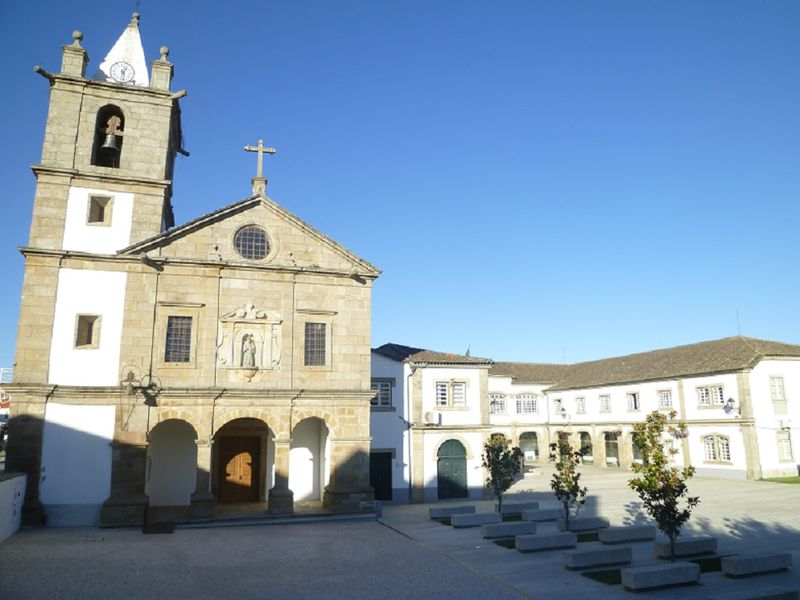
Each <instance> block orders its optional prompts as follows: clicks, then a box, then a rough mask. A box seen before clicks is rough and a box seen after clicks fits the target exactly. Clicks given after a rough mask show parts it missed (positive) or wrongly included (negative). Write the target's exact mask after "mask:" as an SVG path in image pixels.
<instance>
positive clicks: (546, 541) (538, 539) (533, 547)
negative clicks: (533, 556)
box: [514, 532, 578, 552]
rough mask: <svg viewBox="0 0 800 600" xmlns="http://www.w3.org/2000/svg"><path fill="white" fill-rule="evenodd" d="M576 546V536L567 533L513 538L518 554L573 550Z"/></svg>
mask: <svg viewBox="0 0 800 600" xmlns="http://www.w3.org/2000/svg"><path fill="white" fill-rule="evenodd" d="M577 545H578V536H577V534H575V533H569V532H566V533H550V534H547V535H518V536H517V537H515V538H514V546H515V547H516V548H517V550H519V551H520V552H536V551H538V550H555V549H558V548H574V547H575V546H577Z"/></svg>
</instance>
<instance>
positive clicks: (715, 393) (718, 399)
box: [697, 385, 725, 406]
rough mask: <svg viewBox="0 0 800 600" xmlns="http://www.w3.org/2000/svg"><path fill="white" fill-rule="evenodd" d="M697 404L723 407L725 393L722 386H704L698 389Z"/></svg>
mask: <svg viewBox="0 0 800 600" xmlns="http://www.w3.org/2000/svg"><path fill="white" fill-rule="evenodd" d="M697 404H698V405H699V406H723V405H724V404H725V393H724V391H723V389H722V386H721V385H702V386H700V387H698V388H697Z"/></svg>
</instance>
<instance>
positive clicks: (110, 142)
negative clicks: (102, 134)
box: [100, 133, 119, 152]
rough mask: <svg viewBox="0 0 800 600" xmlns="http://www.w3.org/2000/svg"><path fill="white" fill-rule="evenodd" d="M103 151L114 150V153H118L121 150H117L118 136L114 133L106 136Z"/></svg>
mask: <svg viewBox="0 0 800 600" xmlns="http://www.w3.org/2000/svg"><path fill="white" fill-rule="evenodd" d="M100 148H102V149H103V150H113V151H114V152H118V151H119V148H117V136H115V135H114V134H113V133H108V134H106V141H105V142H103V145H102V146H100Z"/></svg>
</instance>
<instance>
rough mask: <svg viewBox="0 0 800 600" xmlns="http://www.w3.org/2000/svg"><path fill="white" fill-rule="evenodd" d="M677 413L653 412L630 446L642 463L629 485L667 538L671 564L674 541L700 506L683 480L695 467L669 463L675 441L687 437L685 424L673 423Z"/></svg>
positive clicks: (638, 426)
mask: <svg viewBox="0 0 800 600" xmlns="http://www.w3.org/2000/svg"><path fill="white" fill-rule="evenodd" d="M676 414H677V413H675V412H674V411H673V412H671V413H669V415H666V414H664V413H661V412H658V411H654V412H652V413H650V414H649V415H647V419H646V420H645V422H644V423H638V424H636V425H635V426H634V428H633V443H634V444H636V445H638V446H639V448H640V449H641V451H642V464H636V463H634V464H633V467H632V468H633V472H634V473H636V475H638V477H634V478H633V479H631V480H630V481H629V482H628V485H629V486H630V487H631V489H633V490H635V491H636V493H637V494H639V498H641V500H642V502H643V503H644V507H645V510H647V512H648V513H649V514H650V516H651V517H652V518H653V519H654V520H655V522H656V525H657V526H658V528H659V529H660V530H661V532H662V533H663V534H664V535H666V536H667V537H668V538H669V546H670V559H671V560H672V562H675V539H676V538H677V537H678V534H679V533H680V531H681V527H683V525H684V524H685V523H686V522H687V521H688V520H689V517H690V516H691V514H692V509H693V508H694V507H695V506H697V505H698V504H699V503H700V499H699V498H698V497H697V496H689V495H688V492H689V489H688V488H687V486H686V481H687V480H688V479H690V478H691V477H692V475H694V467H692V466H686V467H683V468H682V469H681V468H679V467H677V466H676V465H675V464H674V463H673V462H672V458H673V457H674V456H675V455H676V454H677V453H678V450H677V448H675V445H674V444H675V440H676V439H680V438H684V437H686V423H682V422H676V421H675V416H676ZM681 500H683V507H681Z"/></svg>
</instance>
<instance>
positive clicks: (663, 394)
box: [658, 390, 672, 409]
mask: <svg viewBox="0 0 800 600" xmlns="http://www.w3.org/2000/svg"><path fill="white" fill-rule="evenodd" d="M658 408H662V409H663V408H672V390H659V391H658Z"/></svg>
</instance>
